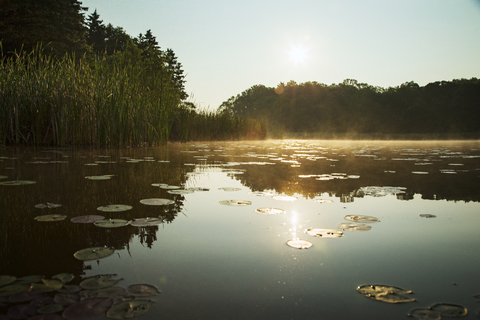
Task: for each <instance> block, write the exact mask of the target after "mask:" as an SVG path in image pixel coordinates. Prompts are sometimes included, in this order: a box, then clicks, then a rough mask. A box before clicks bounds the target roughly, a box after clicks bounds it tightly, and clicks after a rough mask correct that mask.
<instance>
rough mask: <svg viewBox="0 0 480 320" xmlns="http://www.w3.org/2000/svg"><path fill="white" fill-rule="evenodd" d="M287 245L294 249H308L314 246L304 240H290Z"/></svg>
mask: <svg viewBox="0 0 480 320" xmlns="http://www.w3.org/2000/svg"><path fill="white" fill-rule="evenodd" d="M287 245H289V246H290V247H292V248H297V249H308V248H310V247H311V246H313V244H312V243H311V242H310V241H307V240H302V239H291V240H288V241H287Z"/></svg>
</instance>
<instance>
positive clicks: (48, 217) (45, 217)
mask: <svg viewBox="0 0 480 320" xmlns="http://www.w3.org/2000/svg"><path fill="white" fill-rule="evenodd" d="M66 218H67V216H66V215H63V214H45V215H43V216H38V217H35V218H34V219H35V220H37V221H44V222H45V221H62V220H65V219H66Z"/></svg>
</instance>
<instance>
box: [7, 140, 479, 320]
mask: <svg viewBox="0 0 480 320" xmlns="http://www.w3.org/2000/svg"><path fill="white" fill-rule="evenodd" d="M0 157H1V159H0V176H1V179H0V182H5V181H14V180H28V181H35V182H36V183H35V184H30V185H18V186H8V185H0V275H11V276H15V277H17V278H20V277H24V276H29V275H44V276H45V278H47V279H49V278H51V277H52V276H54V275H56V274H59V273H63V272H67V273H72V274H73V275H74V276H75V278H74V279H73V280H72V281H71V282H70V283H69V284H79V283H80V282H81V281H82V280H83V279H85V278H87V277H91V276H95V275H100V274H115V275H116V276H115V277H114V279H122V280H121V281H120V282H119V283H118V284H117V286H121V287H127V286H129V285H132V284H141V283H144V284H151V285H154V286H156V287H157V288H158V289H159V290H160V291H161V293H160V294H159V295H157V296H153V297H148V298H147V299H151V300H154V301H155V303H154V304H153V306H152V307H151V309H150V310H149V311H148V312H147V313H145V314H144V315H142V316H141V317H140V318H141V319H353V318H360V319H405V318H406V316H407V314H408V313H409V312H410V311H411V310H413V309H415V308H426V307H429V306H432V305H434V304H435V303H441V302H446V303H454V304H460V305H463V306H465V307H466V308H467V309H468V312H469V313H468V315H467V317H465V319H468V318H476V317H477V314H478V312H479V309H480V307H479V304H478V300H479V299H478V298H475V297H474V296H475V295H478V294H479V293H480V276H479V273H478V272H479V270H480V250H479V244H480V231H479V229H480V205H479V200H480V143H479V142H475V141H474V142H465V141H464V142H462V141H448V142H390V143H386V142H383V143H382V142H360V141H315V140H282V141H279V140H274V141H266V142H229V143H189V144H174V145H169V146H167V147H157V148H132V149H95V150H91V149H88V150H83V149H82V150H79V149H46V148H45V149H10V148H7V149H2V150H0ZM134 160H138V161H134ZM100 175H111V178H110V179H108V180H92V179H88V178H86V177H91V176H100ZM159 183H162V184H167V185H169V186H178V187H180V188H181V189H182V190H183V189H188V188H198V189H197V191H194V192H192V193H188V194H172V193H169V191H171V190H169V189H163V188H160V187H158V186H152V184H159ZM374 187H375V188H374ZM200 190H201V191H200ZM277 196H284V197H280V198H278V197H277ZM285 196H289V197H295V198H296V199H294V198H287V197H285ZM150 198H162V199H171V200H174V202H175V203H174V204H171V205H163V206H151V205H144V204H142V203H140V201H141V200H142V199H150ZM292 199H293V201H285V200H292ZM223 200H241V201H249V202H251V204H249V205H244V206H228V205H224V204H221V203H220V202H221V201H223ZM321 200H328V201H321ZM47 202H48V203H55V204H61V207H58V208H52V209H48V208H45V209H38V208H36V207H35V206H36V205H37V204H41V203H47ZM247 203H248V202H247ZM109 204H124V205H129V206H132V209H131V210H128V211H123V212H101V211H99V210H97V208H98V207H100V206H105V205H109ZM259 208H278V209H283V210H284V211H285V212H284V213H281V214H277V215H266V214H259V213H257V212H256V209H259ZM46 214H59V215H66V219H65V220H62V221H53V222H40V221H36V220H35V219H34V218H35V217H37V216H40V215H46ZM83 215H103V216H105V217H106V218H107V219H109V218H110V219H124V220H127V221H130V220H133V219H139V218H146V217H162V218H163V219H164V222H163V223H162V224H159V225H156V226H149V227H134V226H131V225H126V226H122V227H118V228H101V227H98V226H95V225H94V224H92V223H89V224H79V223H73V222H71V221H70V219H71V218H74V217H77V216H83ZM346 215H368V216H374V217H377V218H378V219H379V220H380V222H375V223H368V224H367V225H369V226H371V229H370V230H369V231H364V232H354V231H348V230H344V231H343V233H344V236H343V237H341V238H333V239H326V238H321V237H313V236H310V235H308V234H306V233H305V230H306V229H308V228H331V229H337V230H340V229H339V227H338V225H339V224H341V223H346V222H350V221H347V220H346V219H345V218H344V217H345V216H346ZM421 215H434V216H435V217H429V218H427V217H425V216H421ZM296 238H299V239H304V240H307V241H309V242H310V243H311V244H312V246H311V247H310V248H308V249H296V248H292V247H290V246H288V245H287V241H288V240H291V239H296ZM96 246H109V247H113V248H115V252H114V254H112V255H110V256H108V257H105V258H102V259H98V260H88V261H81V260H78V259H76V258H75V257H74V253H75V252H77V251H79V250H81V249H84V248H90V247H96ZM363 284H385V285H392V286H398V287H401V288H403V289H407V290H413V293H412V294H406V295H405V296H409V297H412V298H415V299H416V300H417V301H416V302H410V303H403V304H389V303H384V302H380V301H375V300H372V299H369V298H366V297H365V296H363V295H361V294H360V293H358V292H357V291H356V288H357V287H358V286H360V285H363ZM0 289H1V287H0ZM0 291H1V290H0ZM48 294H49V295H52V296H53V294H54V293H48ZM18 304H28V302H22V303H11V302H8V301H7V297H0V305H1V306H0V314H3V315H5V314H7V312H8V310H9V308H12V307H13V306H15V305H18ZM59 314H61V312H60V313H59ZM0 318H1V316H0ZM2 319H3V318H2ZM95 319H107V317H106V316H105V315H104V314H102V315H100V316H98V317H96V318H95Z"/></svg>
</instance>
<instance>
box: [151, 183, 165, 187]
mask: <svg viewBox="0 0 480 320" xmlns="http://www.w3.org/2000/svg"><path fill="white" fill-rule="evenodd" d="M152 186H154V187H160V188H162V187H168V184H166V183H152Z"/></svg>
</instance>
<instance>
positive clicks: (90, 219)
mask: <svg viewBox="0 0 480 320" xmlns="http://www.w3.org/2000/svg"><path fill="white" fill-rule="evenodd" d="M140 203H142V204H144V205H156V206H165V205H171V204H174V203H175V201H173V200H170V199H163V198H152V199H142V200H140ZM60 206H61V205H60V204H54V203H49V202H47V203H41V204H37V205H36V206H35V207H36V208H40V209H43V208H58V207H60ZM132 208H133V207H132V206H129V205H125V204H110V205H105V206H100V207H98V208H97V210H99V211H103V212H122V211H127V210H131V209H132ZM66 218H67V216H66V215H62V214H45V215H41V216H36V217H35V218H34V219H35V220H37V221H43V222H47V221H62V220H65V219H66ZM70 221H71V222H73V223H93V224H94V225H95V226H97V227H101V228H118V227H123V226H126V225H131V226H134V227H148V226H154V225H158V224H161V223H163V218H162V217H161V216H160V217H146V218H138V219H133V220H130V221H129V220H124V219H106V218H105V217H104V216H102V215H84V216H77V217H73V218H71V219H70Z"/></svg>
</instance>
